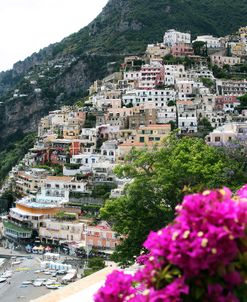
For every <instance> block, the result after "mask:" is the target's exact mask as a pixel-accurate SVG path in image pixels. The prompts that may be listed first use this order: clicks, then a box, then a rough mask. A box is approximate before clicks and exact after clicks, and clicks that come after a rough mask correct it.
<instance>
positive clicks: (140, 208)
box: [101, 136, 245, 264]
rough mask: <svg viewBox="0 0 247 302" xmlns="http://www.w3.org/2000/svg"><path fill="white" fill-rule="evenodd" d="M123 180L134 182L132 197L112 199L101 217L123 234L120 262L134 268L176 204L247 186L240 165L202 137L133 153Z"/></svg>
mask: <svg viewBox="0 0 247 302" xmlns="http://www.w3.org/2000/svg"><path fill="white" fill-rule="evenodd" d="M116 174H117V175H118V176H124V177H130V178H133V182H132V183H131V184H130V185H129V186H128V187H127V189H126V195H125V196H122V197H120V198H118V199H113V200H108V201H107V202H106V204H105V206H104V207H103V208H102V209H101V217H102V218H103V219H107V220H108V221H110V222H111V223H112V224H113V228H114V230H115V231H116V232H117V233H118V234H119V235H121V238H122V242H121V244H120V245H119V246H118V247H117V249H116V252H115V254H114V256H113V257H114V260H116V261H118V262H120V263H122V264H128V263H130V262H132V261H133V256H135V255H139V253H140V250H141V247H142V243H143V242H144V241H145V239H146V237H147V235H148V234H149V232H150V231H151V230H154V231H155V230H158V229H159V228H161V227H162V226H164V224H167V223H168V222H170V221H171V220H172V219H173V218H174V211H175V207H176V205H178V203H179V202H181V200H182V198H183V196H184V195H185V194H187V193H192V192H196V191H201V190H203V189H207V188H214V187H221V186H223V185H228V186H229V187H232V188H236V186H237V185H241V184H243V183H244V182H245V177H244V176H245V174H244V172H243V171H242V169H241V166H240V165H239V164H238V162H236V161H234V160H232V159H231V158H229V157H228V156H227V155H226V154H223V153H222V152H221V151H220V149H217V148H213V147H210V146H208V145H206V144H205V143H204V141H203V140H201V139H198V138H188V137H183V138H181V139H178V138H176V137H175V136H172V137H170V138H168V139H167V140H166V141H165V142H164V146H163V147H162V148H161V149H154V150H152V151H148V150H144V151H136V150H134V151H132V152H131V154H130V155H129V157H128V158H127V161H126V163H125V164H124V165H122V166H119V167H117V169H116Z"/></svg>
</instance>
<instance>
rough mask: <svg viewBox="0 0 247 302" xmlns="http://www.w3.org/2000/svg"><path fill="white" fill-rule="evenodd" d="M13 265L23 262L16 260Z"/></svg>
mask: <svg viewBox="0 0 247 302" xmlns="http://www.w3.org/2000/svg"><path fill="white" fill-rule="evenodd" d="M11 264H12V265H18V264H21V261H14V262H12V263H11Z"/></svg>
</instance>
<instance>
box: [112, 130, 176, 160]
mask: <svg viewBox="0 0 247 302" xmlns="http://www.w3.org/2000/svg"><path fill="white" fill-rule="evenodd" d="M170 132H171V125H170V124H161V125H150V126H147V127H140V128H139V129H137V130H136V132H135V134H133V136H132V138H129V139H128V140H127V141H126V142H124V143H123V144H120V145H119V146H118V151H117V160H118V161H123V160H124V158H125V157H126V155H127V154H128V153H129V152H130V151H131V150H132V149H133V148H135V149H145V148H147V149H152V147H154V146H155V145H160V144H161V142H162V140H163V139H164V138H165V137H166V136H168V135H169V133H170Z"/></svg>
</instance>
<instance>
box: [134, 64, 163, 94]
mask: <svg viewBox="0 0 247 302" xmlns="http://www.w3.org/2000/svg"><path fill="white" fill-rule="evenodd" d="M164 81H165V70H164V67H163V66H160V64H159V66H151V65H144V66H142V68H141V71H140V79H139V88H140V89H153V88H155V86H157V85H159V84H163V83H164Z"/></svg>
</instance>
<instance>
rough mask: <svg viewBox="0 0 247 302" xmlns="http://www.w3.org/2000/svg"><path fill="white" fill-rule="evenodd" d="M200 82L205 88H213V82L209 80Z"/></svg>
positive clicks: (203, 79) (205, 79) (204, 79)
mask: <svg viewBox="0 0 247 302" xmlns="http://www.w3.org/2000/svg"><path fill="white" fill-rule="evenodd" d="M201 81H202V83H203V85H204V86H205V87H208V88H212V87H213V86H214V81H213V80H211V79H209V78H201Z"/></svg>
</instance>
